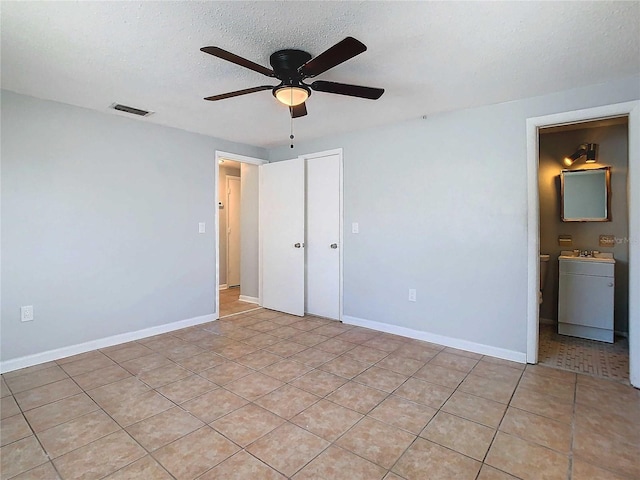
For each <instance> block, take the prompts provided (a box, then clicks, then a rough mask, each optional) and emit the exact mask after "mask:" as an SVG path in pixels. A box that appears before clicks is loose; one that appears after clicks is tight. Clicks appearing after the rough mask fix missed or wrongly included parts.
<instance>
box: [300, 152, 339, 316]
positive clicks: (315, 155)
mask: <svg viewBox="0 0 640 480" xmlns="http://www.w3.org/2000/svg"><path fill="white" fill-rule="evenodd" d="M329 155H338V158H339V165H340V168H339V170H340V186H339V192H340V203H339V205H340V206H339V209H340V213H339V218H340V226H339V229H340V234H339V237H338V238H339V240H338V241H339V242H340V243H339V245H340V248H339V249H338V252H339V257H340V259H339V270H340V272H339V274H340V280H339V295H338V296H339V299H338V302H339V306H338V321H339V322H342V317H343V313H344V312H343V309H344V302H343V298H344V287H343V278H344V275H343V271H344V228H343V227H344V157H343V151H342V148H334V149H332V150H324V151H322V152H315V153H306V154H304V155H298V158H299V159H303V160H310V159H313V158H320V157H327V156H329ZM305 264H306V257H305ZM305 313H306V312H305Z"/></svg>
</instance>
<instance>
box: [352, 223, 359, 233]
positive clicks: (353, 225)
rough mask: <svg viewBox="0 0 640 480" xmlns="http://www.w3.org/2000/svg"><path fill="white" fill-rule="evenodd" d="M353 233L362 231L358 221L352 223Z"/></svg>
mask: <svg viewBox="0 0 640 480" xmlns="http://www.w3.org/2000/svg"><path fill="white" fill-rule="evenodd" d="M351 233H360V226H359V225H358V224H357V223H352V224H351Z"/></svg>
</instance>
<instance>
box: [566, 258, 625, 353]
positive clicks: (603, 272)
mask: <svg viewBox="0 0 640 480" xmlns="http://www.w3.org/2000/svg"><path fill="white" fill-rule="evenodd" d="M559 262H560V264H559V273H560V280H559V291H558V333H559V334H562V335H571V336H574V337H581V338H588V339H591V340H599V341H602V342H609V343H613V292H614V289H615V287H614V284H615V282H614V269H615V261H614V260H613V259H610V260H609V259H608V261H597V260H595V259H591V258H584V259H581V257H573V258H566V257H564V258H563V257H562V256H561V257H560V259H559Z"/></svg>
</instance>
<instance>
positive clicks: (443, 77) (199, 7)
mask: <svg viewBox="0 0 640 480" xmlns="http://www.w3.org/2000/svg"><path fill="white" fill-rule="evenodd" d="M1 9H2V20H1V21H2V25H1V26H2V88H5V89H8V90H12V91H15V92H19V93H23V94H27V95H32V96H35V97H39V98H45V99H51V100H56V101H59V102H65V103H69V104H73V105H79V106H82V107H87V108H92V109H95V110H100V111H109V112H111V113H113V114H114V115H122V114H120V113H115V112H114V111H112V110H108V109H107V107H108V106H109V105H110V104H112V103H113V102H119V103H124V104H127V105H131V106H134V107H137V108H142V109H147V110H152V111H154V112H156V113H155V114H154V115H152V116H150V117H148V118H143V119H140V121H142V122H152V123H158V124H163V125H170V126H174V127H178V128H182V129H185V130H190V131H194V132H200V133H204V134H207V135H212V136H216V137H220V138H225V139H229V140H234V141H238V142H244V143H249V144H252V145H257V146H264V147H269V146H274V145H279V144H284V143H287V142H288V140H289V138H288V137H289V126H290V119H289V114H288V111H287V108H286V107H284V106H282V105H280V104H279V103H278V102H277V101H276V100H275V99H274V98H273V97H272V95H271V93H270V92H269V91H263V92H259V93H254V94H251V95H246V96H244V97H237V98H232V99H228V100H222V101H219V102H206V101H204V100H202V98H203V97H205V96H209V95H214V94H219V93H224V92H227V91H231V90H238V89H242V88H248V87H253V86H257V85H264V84H268V83H270V81H271V79H268V78H267V77H264V76H262V75H260V74H258V73H256V72H253V71H251V70H247V69H244V68H241V67H239V66H236V65H234V64H231V63H228V62H225V61H223V60H220V59H217V58H215V57H212V56H210V55H206V54H204V53H202V52H200V50H199V49H200V47H202V46H205V45H214V46H219V47H221V48H223V49H225V50H229V51H231V52H233V53H236V54H238V55H240V56H243V57H245V58H248V59H250V60H252V61H254V62H257V63H260V64H263V65H265V66H268V65H269V55H270V54H271V53H273V52H274V51H276V50H279V49H282V48H299V49H302V50H306V51H308V52H309V53H311V54H312V55H314V56H315V55H318V54H319V53H321V52H322V51H324V50H325V49H327V48H328V47H330V46H331V45H333V44H335V43H337V42H338V41H339V40H342V39H343V38H344V37H346V36H353V37H355V38H357V39H359V40H360V41H362V42H363V43H365V44H366V45H367V47H368V51H367V52H365V53H363V54H361V55H359V56H357V57H355V58H353V59H351V60H349V61H347V62H346V63H343V64H342V65H339V66H337V67H335V68H334V69H332V70H330V71H329V72H326V73H325V74H323V75H321V76H319V77H318V79H322V80H331V81H340V82H344V83H354V84H362V85H368V86H374V87H383V88H385V89H386V93H385V94H384V95H383V96H382V98H381V99H380V100H377V101H371V100H363V99H357V98H350V97H344V96H339V95H331V94H326V93H320V92H316V93H314V94H313V95H312V96H311V98H310V99H309V100H308V102H307V107H308V110H309V115H308V116H306V117H303V118H300V119H296V120H295V123H294V129H295V133H296V138H297V139H298V140H306V139H311V138H317V137H322V136H327V135H333V134H336V133H341V132H348V131H353V130H358V129H362V128H366V127H372V126H376V125H382V124H387V123H393V122H397V121H401V120H406V119H410V118H417V117H420V116H422V115H428V114H431V113H434V112H441V111H446V110H455V109H461V108H468V107H473V106H478V105H485V104H491V103H497V102H503V101H508V100H514V99H518V98H523V97H530V96H535V95H541V94H545V93H550V92H555V91H560V90H564V89H568V88H572V87H577V86H582V85H589V84H595V83H600V82H604V81H608V80H611V79H615V78H621V77H625V76H629V75H632V74H636V73H638V72H640V3H639V2H566V3H565V2H390V1H389V2H290V1H286V2H187V1H179V2H6V1H3V2H2V4H1ZM273 83H274V84H275V83H276V82H273Z"/></svg>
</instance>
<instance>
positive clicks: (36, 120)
mask: <svg viewBox="0 0 640 480" xmlns="http://www.w3.org/2000/svg"><path fill="white" fill-rule="evenodd" d="M1 100H2V197H1V200H2V252H1V254H2V266H1V275H2V292H1V293H2V310H1V314H2V321H1V328H2V340H1V350H2V351H1V354H0V355H1V356H0V358H1V359H2V361H3V362H5V361H7V360H11V359H16V358H17V357H23V356H26V355H31V354H36V353H41V352H45V351H49V350H52V349H57V348H62V347H66V346H70V345H75V344H80V343H83V342H87V341H91V340H96V339H101V338H104V337H109V336H112V335H117V334H121V333H124V332H133V331H137V330H141V329H145V328H150V327H154V326H160V325H165V324H169V323H171V322H176V321H180V320H184V319H190V318H193V317H198V316H201V315H206V314H211V313H213V312H214V307H215V305H214V304H215V242H216V239H215V238H214V236H215V235H214V230H215V229H214V218H215V217H214V215H215V210H214V209H215V208H217V207H216V199H215V198H214V170H215V169H214V165H215V150H216V149H219V150H226V151H234V152H238V153H240V154H244V155H249V156H255V157H263V158H264V157H265V156H266V152H265V151H264V150H262V149H259V148H255V147H249V146H246V145H241V144H235V143H231V142H226V141H223V140H219V139H215V138H211V137H206V136H203V135H198V134H193V133H189V132H186V131H182V130H177V129H172V128H166V127H162V126H158V125H153V124H149V123H145V121H144V120H134V119H129V118H124V117H122V116H119V115H115V114H108V113H100V112H95V111H91V110H86V109H82V108H77V107H73V106H69V105H65V104H60V103H56V102H50V101H44V100H39V99H35V98H32V97H26V96H22V95H18V94H15V93H12V92H8V91H3V92H2V98H1ZM198 222H206V224H207V233H206V234H202V235H199V234H198ZM21 305H33V306H34V312H35V321H33V322H29V323H22V322H20V306H21Z"/></svg>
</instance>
